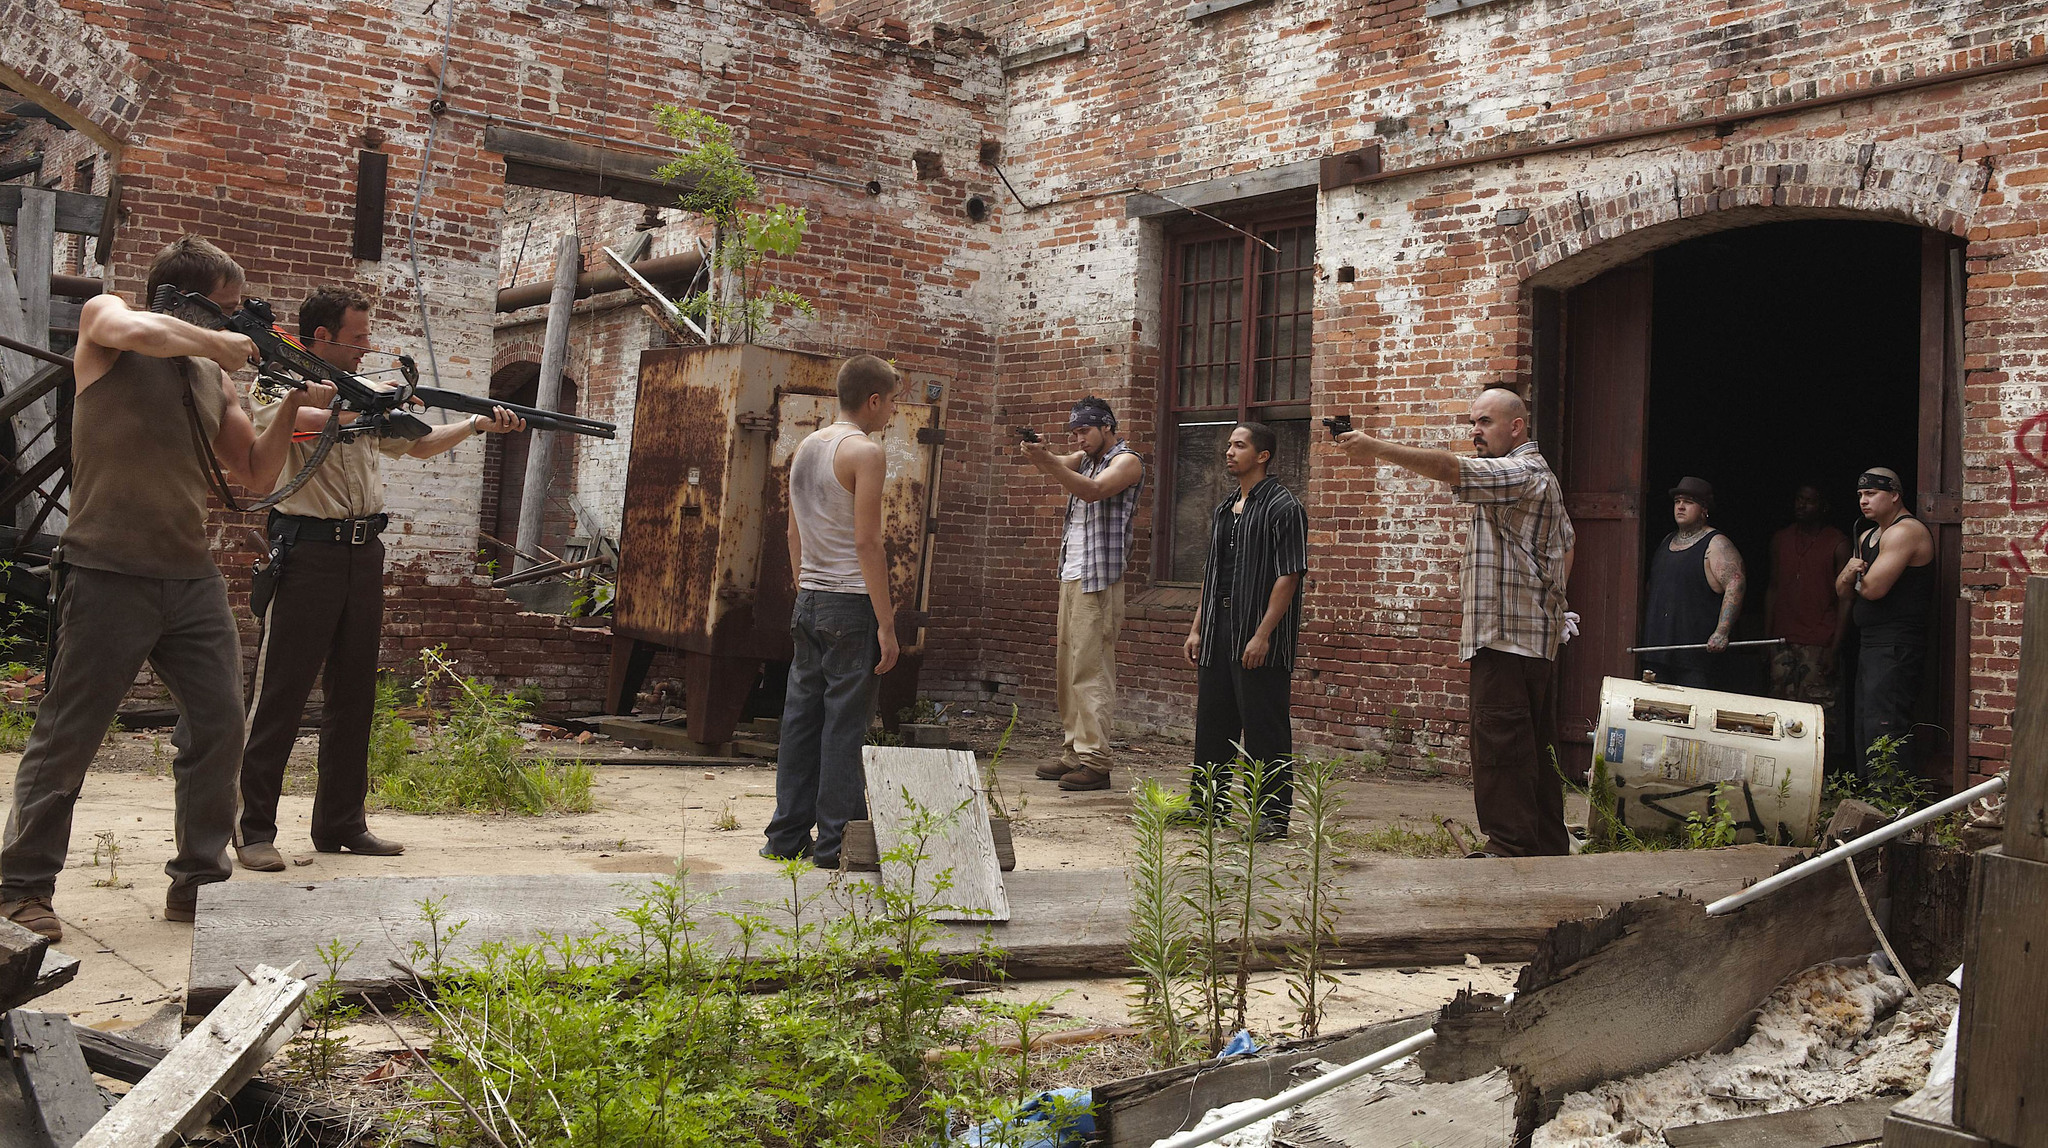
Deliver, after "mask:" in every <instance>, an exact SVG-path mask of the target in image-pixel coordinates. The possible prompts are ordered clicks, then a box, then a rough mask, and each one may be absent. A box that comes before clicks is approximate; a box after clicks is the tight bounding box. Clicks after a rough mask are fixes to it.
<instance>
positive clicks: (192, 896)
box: [164, 885, 199, 924]
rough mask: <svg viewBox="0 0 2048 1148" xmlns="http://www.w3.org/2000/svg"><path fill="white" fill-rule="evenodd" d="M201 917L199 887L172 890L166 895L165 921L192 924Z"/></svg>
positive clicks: (192, 886) (191, 886)
mask: <svg viewBox="0 0 2048 1148" xmlns="http://www.w3.org/2000/svg"><path fill="white" fill-rule="evenodd" d="M198 917H199V886H197V885H190V886H187V887H186V888H183V889H176V888H174V889H172V890H171V891H170V892H168V893H166V894H164V920H166V921H182V922H184V923H186V924H190V923H192V922H193V921H194V920H197V919H198Z"/></svg>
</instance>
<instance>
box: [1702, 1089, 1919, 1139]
mask: <svg viewBox="0 0 2048 1148" xmlns="http://www.w3.org/2000/svg"><path fill="white" fill-rule="evenodd" d="M1891 1107H1892V1100H1891V1099H1890V1098H1889V1097H1882V1098H1879V1099H1876V1100H1848V1101H1844V1102H1842V1103H1840V1104H1823V1105H1821V1106H1820V1107H1818V1108H1795V1109H1793V1110H1792V1111H1790V1112H1773V1113H1770V1114H1769V1115H1766V1116H1744V1117H1741V1118H1740V1119H1736V1120H1715V1121H1713V1122H1711V1123H1707V1124H1688V1125H1686V1126H1685V1127H1683V1128H1666V1129H1665V1130H1664V1143H1665V1144H1666V1145H1668V1146H1669V1148H1850V1146H1851V1145H1857V1144H1873V1143H1876V1142H1877V1141H1879V1140H1882V1139H1884V1118H1885V1114H1886V1113H1888V1112H1890V1111H1891Z"/></svg>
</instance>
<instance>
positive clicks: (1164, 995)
mask: <svg viewBox="0 0 2048 1148" xmlns="http://www.w3.org/2000/svg"><path fill="white" fill-rule="evenodd" d="M1187 808H1188V800H1187V798H1186V797H1184V796H1182V795H1181V794H1178V793H1172V792H1169V791H1168V790H1167V789H1166V788H1165V787H1164V786H1162V785H1160V784H1159V782H1157V781H1156V780H1152V779H1150V778H1148V779H1146V780H1145V781H1144V782H1143V783H1142V784H1140V785H1139V786H1138V793H1137V802H1136V805H1135V806H1134V811H1133V819H1134V821H1135V823H1136V825H1137V840H1136V843H1135V844H1136V848H1135V852H1136V855H1137V857H1136V865H1135V866H1134V867H1133V868H1132V870H1131V932H1130V948H1131V965H1132V968H1133V970H1134V971H1135V972H1136V974H1137V975H1136V977H1135V978H1134V979H1133V981H1132V983H1133V985H1134V986H1135V987H1136V988H1137V990H1138V1003H1137V1005H1136V1007H1135V1008H1134V1009H1133V1010H1132V1012H1133V1014H1134V1016H1135V1017H1136V1019H1137V1020H1138V1023H1139V1027H1140V1028H1142V1029H1143V1030H1144V1033H1145V1042H1146V1044H1147V1045H1149V1046H1150V1048H1151V1050H1152V1062H1153V1064H1154V1065H1156V1066H1157V1067H1159V1068H1171V1067H1172V1066H1174V1065H1176V1064H1179V1063H1180V1062H1181V1061H1182V1060H1183V1059H1185V1057H1186V1055H1187V1052H1188V1048H1189V1045H1190V1044H1192V1043H1193V1038H1192V1037H1191V1036H1190V1034H1189V1032H1188V1021H1189V1020H1190V1019H1192V1017H1193V1016H1194V1014H1195V1009H1196V998H1197V997H1198V995H1199V986H1198V984H1197V982H1196V979H1195V976H1196V971H1197V969H1198V968H1199V966H1200V960H1199V958H1198V957H1197V949H1196V944H1195V941H1196V937H1195V931H1196V916H1195V914H1194V912H1193V910H1192V908H1191V906H1190V904H1189V900H1188V896H1187V890H1188V886H1189V884H1190V881H1191V876H1190V874H1189V872H1188V870H1187V867H1186V866H1185V865H1183V864H1181V863H1180V862H1181V858H1180V857H1178V856H1176V851H1175V850H1174V848H1173V844H1172V840H1171V838H1170V836H1169V834H1168V826H1169V825H1171V824H1172V822H1173V818H1174V816H1175V814H1178V813H1181V812H1183V811H1185V810H1186V809H1187Z"/></svg>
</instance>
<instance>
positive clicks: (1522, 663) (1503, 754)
mask: <svg viewBox="0 0 2048 1148" xmlns="http://www.w3.org/2000/svg"><path fill="white" fill-rule="evenodd" d="M1469 664H1470V666H1471V669H1472V687H1471V705H1472V708H1471V711H1470V716H1471V723H1470V732H1471V741H1472V804H1473V806H1474V807H1475V808H1476V810H1477V811H1478V814H1479V831H1480V832H1481V833H1484V834H1485V835H1486V846H1485V848H1486V851H1487V852H1489V853H1499V854H1502V855H1503V856H1507V857H1542V856H1562V855H1563V854H1566V853H1569V852H1571V835H1570V834H1569V833H1567V832H1566V831H1565V827H1564V778H1563V776H1562V775H1560V774H1559V773H1558V771H1557V767H1556V765H1555V764H1554V763H1553V761H1552V754H1553V750H1554V743H1555V742H1556V740H1557V739H1556V735H1555V731H1554V729H1553V728H1552V727H1553V724H1554V723H1553V721H1552V718H1551V712H1552V711H1551V682H1552V678H1553V675H1552V673H1551V671H1552V669H1553V666H1554V663H1552V662H1550V661H1548V660H1546V659H1544V658H1531V657H1526V656H1524V655H1522V654H1510V653H1506V652H1504V651H1501V650H1480V651H1479V652H1478V653H1476V654H1473V655H1472V661H1471V662H1470V663H1469Z"/></svg>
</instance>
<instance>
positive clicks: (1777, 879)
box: [1707, 775, 2005, 917]
mask: <svg viewBox="0 0 2048 1148" xmlns="http://www.w3.org/2000/svg"><path fill="white" fill-rule="evenodd" d="M2004 788H2005V778H2004V776H2002V775H2001V776H1999V777H1994V778H1992V779H1991V780H1990V781H1987V782H1985V783H1983V784H1982V785H1977V786H1973V787H1971V788H1969V789H1965V790H1963V791H1962V792H1961V793H1958V794H1956V795H1955V796H1954V797H1951V798H1948V799H1947V800H1945V801H1937V802H1935V803H1934V804H1933V805H1930V806H1928V807H1927V808H1925V809H1923V810H1921V811H1920V812H1918V813H1909V814H1907V815H1906V816H1904V817H1901V818H1899V819H1898V820H1897V821H1894V822H1892V823H1891V824H1889V825H1886V826H1884V827H1883V828H1881V829H1874V830H1872V831H1871V832H1869V833H1866V834H1864V835H1863V836H1861V837H1858V838H1857V839H1856V840H1854V841H1850V842H1848V843H1846V844H1842V845H1837V846H1835V847H1834V848H1833V849H1830V850H1828V851H1827V852H1825V853H1822V854H1820V855H1818V856H1815V857H1812V858H1809V859H1807V860H1805V861H1801V862H1800V863H1799V864H1797V865H1794V866H1792V867H1791V868H1790V869H1787V870H1785V871H1784V872H1783V873H1778V874H1775V875H1773V876H1770V877H1766V878H1764V879H1763V880H1761V881H1758V882H1757V883H1756V884H1754V885H1751V886H1750V887H1749V888H1747V889H1744V890H1743V891H1742V892H1740V893H1735V894H1731V895H1729V896H1726V897H1723V898H1721V899H1720V900H1718V901H1716V902H1714V903H1713V904H1711V905H1708V906H1707V916H1709V917H1718V916H1721V915H1722V914H1723V913H1732V912H1734V911H1735V910H1737V909H1740V908H1742V907H1743V906H1744V905H1747V904H1749V903H1750V902H1751V901H1755V900H1757V899H1759V898H1762V897H1768V896H1770V895H1771V894H1772V893H1775V892H1777V891H1778V890H1780V889H1782V888H1784V887H1785V886H1787V885H1790V884H1792V883H1793V882H1795V881H1803V880H1805V879H1806V878H1808V877H1811V876H1813V875H1814V874H1815V873H1818V872H1820V871H1821V870H1823V869H1826V868H1827V867H1828V866H1830V865H1833V864H1835V863H1836V862H1838V861H1847V860H1848V859H1850V858H1851V857H1854V856H1856V855H1857V854H1858V853H1863V852H1866V851H1868V850H1871V849H1875V848H1877V847H1878V846H1879V845H1882V844H1884V843H1885V842H1887V841H1890V840H1891V839H1893V838H1895V837H1898V836H1901V835H1902V834H1905V833H1907V832H1909V831H1911V830H1914V829H1918V828H1919V827H1920V826H1922V825H1925V824H1927V823H1928V822H1930V821H1933V820H1935V819H1937V818H1940V817H1946V816H1948V815H1949V814H1951V813H1954V812H1955V811H1956V810H1958V809H1964V808H1967V807H1968V806H1969V804H1970V803H1971V802H1972V801H1975V800H1977V799H1978V798H1980V797H1989V796H1991V795H1992V794H1994V793H1997V792H1998V791H1999V790H2001V789H2004Z"/></svg>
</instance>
